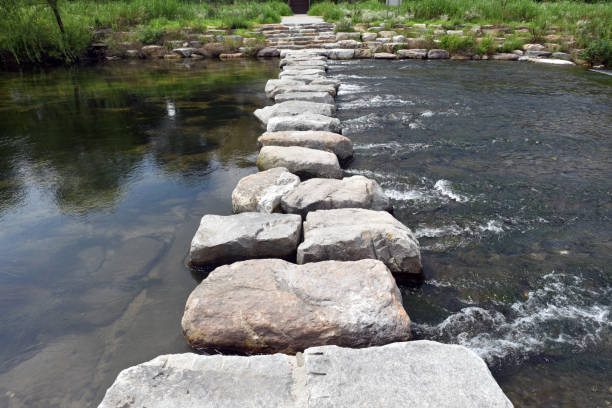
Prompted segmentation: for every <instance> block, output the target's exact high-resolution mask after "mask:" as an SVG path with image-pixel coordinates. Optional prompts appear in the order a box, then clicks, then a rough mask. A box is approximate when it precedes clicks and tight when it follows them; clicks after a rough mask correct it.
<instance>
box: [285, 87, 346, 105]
mask: <svg viewBox="0 0 612 408" xmlns="http://www.w3.org/2000/svg"><path fill="white" fill-rule="evenodd" d="M323 86H327V85H323ZM286 101H306V102H316V103H327V104H330V105H333V104H334V103H335V102H334V97H333V96H331V95H330V94H329V93H328V92H284V93H280V94H277V95H276V96H274V102H276V103H280V102H286Z"/></svg>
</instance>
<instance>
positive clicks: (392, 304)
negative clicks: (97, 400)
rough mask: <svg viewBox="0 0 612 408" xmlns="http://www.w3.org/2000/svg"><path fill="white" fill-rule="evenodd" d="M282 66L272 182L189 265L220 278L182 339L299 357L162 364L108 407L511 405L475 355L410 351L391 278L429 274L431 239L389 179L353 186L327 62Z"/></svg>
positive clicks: (205, 224) (262, 112)
mask: <svg viewBox="0 0 612 408" xmlns="http://www.w3.org/2000/svg"><path fill="white" fill-rule="evenodd" d="M280 66H281V68H282V71H281V73H280V75H279V79H273V80H270V81H268V83H267V85H266V88H265V91H266V94H267V95H268V96H269V97H270V98H271V99H274V100H275V102H276V104H274V105H272V106H268V107H265V108H262V109H259V110H257V111H256V112H255V115H256V116H257V118H258V119H259V120H260V121H261V122H262V124H263V125H264V126H265V127H266V130H267V131H266V132H265V133H264V134H263V135H262V136H261V137H260V138H259V143H260V144H261V146H262V147H261V150H260V153H259V156H258V159H257V166H258V168H259V170H260V171H259V172H258V173H256V174H252V175H250V176H247V177H245V178H243V179H242V180H240V181H239V183H238V185H237V186H236V188H235V189H234V191H233V193H232V209H233V212H234V213H235V214H233V215H229V216H221V215H205V216H204V217H203V218H202V220H201V223H200V226H199V228H198V230H197V232H196V234H195V236H194V238H193V240H192V243H191V248H190V253H189V262H190V264H191V265H192V266H193V267H203V268H209V269H212V268H215V269H214V270H212V272H210V273H209V274H208V276H207V277H206V279H204V280H203V281H202V282H201V283H200V284H199V285H198V286H197V287H196V288H195V290H194V291H193V292H192V293H191V295H190V296H189V298H188V300H187V304H186V306H185V312H184V315H183V318H182V328H183V333H184V335H185V337H186V338H187V340H188V341H189V343H190V345H191V346H192V347H193V348H194V349H196V350H200V351H206V352H208V351H214V352H218V351H222V352H226V353H227V352H229V353H238V354H272V353H287V354H296V356H295V357H292V356H286V355H283V354H274V355H271V356H251V357H238V356H218V355H217V356H199V355H197V354H190V355H185V354H183V355H174V356H160V357H158V358H157V359H155V360H153V361H151V362H149V363H144V364H141V365H138V366H136V367H132V368H130V369H128V370H124V371H123V372H122V373H121V374H120V375H119V377H118V378H117V380H116V382H115V384H114V385H113V386H112V387H111V388H110V389H109V390H108V391H107V394H106V397H105V399H104V401H103V402H102V404H101V405H100V407H103V408H108V407H120V406H124V405H122V404H126V403H127V405H125V406H147V407H156V406H159V407H162V406H163V407H166V406H181V407H191V406H194V407H195V406H211V407H212V406H215V407H217V406H219V407H226V406H228V407H229V406H231V407H233V406H236V407H238V406H240V407H243V406H261V407H263V406H265V407H269V406H278V407H349V406H350V407H372V406H380V407H386V406H395V405H402V406H403V405H411V406H417V407H426V406H432V407H433V406H435V407H451V406H452V407H455V406H483V407H484V406H486V407H509V406H512V404H511V403H510V402H509V401H508V399H507V398H506V397H505V395H504V394H503V392H502V391H501V389H500V388H499V386H498V385H497V383H496V382H495V380H494V379H493V377H492V376H491V374H490V372H489V371H488V368H487V367H486V365H485V364H484V362H483V361H482V360H481V359H480V358H479V357H478V356H477V355H476V354H474V353H473V352H471V351H469V350H467V349H465V348H463V347H460V346H450V345H442V344H438V343H434V342H429V341H414V342H409V343H405V341H407V340H410V338H411V334H410V319H409V317H408V314H407V313H406V311H405V310H404V307H403V305H402V298H401V293H400V290H399V288H398V286H397V284H396V281H395V279H394V276H393V274H396V276H411V277H418V276H420V274H421V269H422V267H421V255H420V250H419V244H418V241H417V240H416V238H415V237H414V235H413V233H412V231H411V230H410V229H409V228H408V227H407V226H405V225H404V224H402V223H401V222H400V221H398V220H397V219H395V218H394V217H393V215H392V214H391V213H390V211H391V210H392V208H391V205H390V202H389V199H388V198H387V197H386V196H385V194H384V193H383V191H382V189H381V187H380V186H379V185H378V184H377V183H376V181H374V180H371V179H368V178H366V177H363V176H353V177H346V178H343V177H342V176H343V171H342V168H341V163H346V161H347V160H349V159H350V157H351V156H352V152H353V149H352V143H351V141H350V139H348V138H347V137H345V136H342V134H341V127H340V122H339V121H338V119H337V118H335V117H334V113H335V102H334V98H335V95H336V92H337V89H338V87H339V85H340V84H339V83H338V82H337V81H335V80H333V79H330V78H328V77H327V74H326V71H327V56H326V51H324V50H302V51H283V55H282V60H281V62H280ZM390 343H394V344H390ZM321 346H323V347H321ZM338 346H341V347H348V348H349V349H345V348H341V347H338Z"/></svg>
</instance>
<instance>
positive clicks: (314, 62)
mask: <svg viewBox="0 0 612 408" xmlns="http://www.w3.org/2000/svg"><path fill="white" fill-rule="evenodd" d="M293 65H298V66H302V65H310V66H313V67H315V66H317V67H326V68H327V58H325V57H309V58H285V59H283V60H281V62H280V63H279V66H280V67H281V68H283V67H287V66H293Z"/></svg>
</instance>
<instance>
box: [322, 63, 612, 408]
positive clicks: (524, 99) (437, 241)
mask: <svg viewBox="0 0 612 408" xmlns="http://www.w3.org/2000/svg"><path fill="white" fill-rule="evenodd" d="M331 73H332V74H333V76H335V77H337V78H339V79H341V80H342V81H343V85H342V86H341V88H340V92H339V97H338V108H339V115H338V116H339V118H340V119H341V120H342V121H343V123H344V124H345V131H344V134H345V135H347V136H349V137H350V138H352V139H353V142H354V143H355V147H356V156H355V159H354V161H353V162H352V163H351V165H350V167H349V168H348V170H347V172H348V173H349V174H364V175H366V176H369V177H373V178H375V179H376V180H378V182H379V183H380V184H381V185H382V186H383V188H384V189H385V191H386V192H387V194H388V195H389V196H390V197H391V198H392V199H393V203H394V205H395V208H396V213H395V214H396V216H397V217H398V218H399V219H400V220H402V221H403V222H405V223H406V224H407V225H409V226H410V227H411V228H413V230H414V231H415V233H416V235H417V236H418V238H419V241H420V243H421V246H422V249H423V252H422V256H423V259H424V267H425V275H426V281H425V283H424V284H423V285H421V286H419V287H417V288H411V287H404V288H403V289H402V292H403V296H404V304H405V307H406V309H407V311H408V314H409V315H410V317H411V318H412V320H413V331H414V334H415V335H416V337H417V338H426V339H434V340H439V341H442V342H446V343H458V344H463V345H465V346H467V347H469V348H471V349H472V350H474V351H475V352H476V353H478V354H479V355H480V356H482V357H483V358H485V359H486V360H487V362H488V363H489V366H490V367H491V368H492V370H493V372H494V374H495V376H496V378H497V379H498V380H499V381H500V384H501V386H502V388H503V389H504V390H505V391H506V393H507V394H508V396H509V397H510V398H511V399H512V400H513V402H514V403H515V404H516V406H548V407H557V406H558V407H561V406H563V407H568V406H607V405H609V404H610V403H612V388H611V387H612V381H610V376H609V373H610V372H612V338H611V329H612V323H611V317H610V306H611V303H612V302H611V295H612V274H611V270H612V269H611V268H610V261H611V260H612V257H611V256H610V254H611V253H612V241H611V235H610V231H612V222H611V219H612V211H611V210H612V205H611V200H610V198H611V195H612V182H611V179H610V175H611V174H612V165H611V162H610V157H612V156H611V153H612V126H611V125H612V80H611V79H610V78H609V77H607V76H604V75H601V74H597V73H593V72H586V71H583V70H578V69H576V70H574V69H569V70H568V69H567V68H564V69H559V68H551V67H539V66H534V65H531V64H517V63H496V62H492V63H482V62H480V63H479V62H473V63H472V62H467V63H456V62H444V61H439V62H438V61H428V62H425V61H419V62H416V61H395V62H391V63H390V62H386V61H385V62H378V61H375V62H371V61H369V62H355V61H348V62H339V63H337V64H336V65H334V67H333V69H332V70H331ZM587 401H588V402H587Z"/></svg>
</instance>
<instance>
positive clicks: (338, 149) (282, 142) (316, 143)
mask: <svg viewBox="0 0 612 408" xmlns="http://www.w3.org/2000/svg"><path fill="white" fill-rule="evenodd" d="M285 103H287V102H285ZM301 103H304V102H301ZM257 142H258V143H259V144H260V145H261V146H302V147H308V148H309V149H317V150H325V151H328V152H332V153H334V154H335V155H336V156H338V158H339V159H340V160H346V159H348V158H349V157H351V156H352V155H353V142H351V140H350V139H349V138H348V137H346V136H342V135H340V134H338V133H332V132H323V131H315V130H302V131H300V130H295V131H284V132H266V133H264V134H263V135H261V136H259V138H258V139H257Z"/></svg>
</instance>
